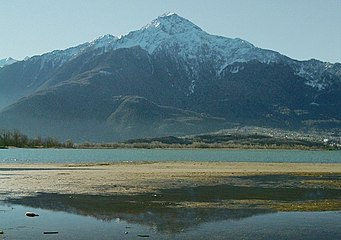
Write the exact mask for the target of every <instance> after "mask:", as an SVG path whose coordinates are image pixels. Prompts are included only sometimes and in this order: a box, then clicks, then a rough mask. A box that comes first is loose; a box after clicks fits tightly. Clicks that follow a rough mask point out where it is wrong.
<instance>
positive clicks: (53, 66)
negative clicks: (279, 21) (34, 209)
mask: <svg viewBox="0 0 341 240" xmlns="http://www.w3.org/2000/svg"><path fill="white" fill-rule="evenodd" d="M0 85H1V86H2V87H1V89H0V109H1V108H2V111H1V112H0V124H1V125H0V126H2V127H3V128H16V129H20V130H22V131H24V132H26V133H28V134H30V135H38V134H39V135H43V136H44V135H53V136H57V137H59V138H62V139H66V138H73V139H75V140H77V141H84V140H96V141H104V140H105V141H110V140H119V139H126V138H134V137H148V136H153V137H155V136H165V135H181V134H187V133H191V134H192V133H201V132H205V131H211V130H217V129H219V128H224V127H228V126H230V125H231V124H232V123H234V125H235V124H240V125H256V126H270V127H280V128H289V129H306V130H309V129H315V128H328V129H333V128H336V129H339V128H340V123H341V111H340V110H339V109H341V108H340V107H341V64H340V63H335V64H331V63H326V62H321V61H318V60H313V59H312V60H308V61H297V60H294V59H291V58H289V57H287V56H284V55H281V54H280V53H277V52H275V51H271V50H265V49H260V48H257V47H255V46H254V45H252V44H251V43H249V42H247V41H245V40H242V39H238V38H236V39H231V38H226V37H221V36H215V35H210V34H208V33H206V32H205V31H203V30H202V29H200V28H199V27H198V26H196V25H195V24H193V23H192V22H190V21H188V20H187V19H184V18H182V17H180V16H178V15H176V14H166V15H162V16H160V17H158V18H156V19H155V20H153V21H152V22H151V23H150V24H148V25H146V26H145V27H143V28H141V29H140V30H137V31H133V32H130V33H128V34H127V35H125V36H120V37H114V36H111V35H105V36H103V37H100V38H98V39H96V40H94V41H92V42H89V43H83V44H81V45H79V46H76V47H72V48H69V49H66V50H57V51H53V52H50V53H46V54H43V55H41V56H34V57H31V58H29V59H26V60H25V61H19V62H16V63H13V64H11V65H8V66H5V67H3V68H0Z"/></svg>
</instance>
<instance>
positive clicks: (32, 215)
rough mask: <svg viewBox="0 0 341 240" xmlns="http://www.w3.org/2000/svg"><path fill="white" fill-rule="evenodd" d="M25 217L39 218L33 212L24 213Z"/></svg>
mask: <svg viewBox="0 0 341 240" xmlns="http://www.w3.org/2000/svg"><path fill="white" fill-rule="evenodd" d="M25 215H26V216H27V217H38V216H39V215H38V214H36V213H33V212H26V213H25Z"/></svg>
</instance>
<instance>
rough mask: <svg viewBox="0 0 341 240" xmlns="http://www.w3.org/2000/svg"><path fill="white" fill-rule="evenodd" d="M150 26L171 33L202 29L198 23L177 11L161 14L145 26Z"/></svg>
mask: <svg viewBox="0 0 341 240" xmlns="http://www.w3.org/2000/svg"><path fill="white" fill-rule="evenodd" d="M148 28H156V29H159V30H161V31H163V32H165V33H167V34H169V35H174V34H181V33H184V32H190V31H202V29H201V28H199V27H198V26H197V25H195V24H193V23H192V22H190V21H189V20H187V19H185V18H183V17H180V16H179V15H177V14H175V13H167V14H163V15H161V16H159V17H158V18H156V19H154V20H153V21H152V22H151V23H150V24H148V25H146V26H145V27H144V29H148Z"/></svg>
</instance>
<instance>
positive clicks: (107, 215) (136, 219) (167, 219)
mask: <svg viewBox="0 0 341 240" xmlns="http://www.w3.org/2000/svg"><path fill="white" fill-rule="evenodd" d="M154 196H155V195H154V194H153V195H151V194H148V195H147V194H142V195H137V196H91V195H60V194H46V193H41V194H39V195H37V196H34V197H25V198H22V199H12V200H8V201H6V202H7V203H11V204H20V205H24V206H27V207H33V208H42V209H47V210H53V211H64V212H68V213H72V214H78V215H83V216H91V217H94V218H97V219H100V220H105V221H111V220H114V219H121V220H124V221H126V222H128V223H132V224H140V225H146V226H149V227H152V228H153V229H154V230H156V231H158V232H164V233H177V232H182V231H185V230H186V229H187V228H191V227H194V226H196V225H199V224H202V223H206V222H214V221H221V220H229V219H230V220H240V219H243V218H247V217H251V216H254V215H259V214H266V213H270V212H272V211H271V210H269V209H226V208H201V207H199V208H196V207H193V208H183V207H177V206H176V205H177V204H176V203H174V202H171V201H167V200H169V199H167V200H166V201H157V200H156V199H154V198H158V196H157V197H154ZM159 197H161V196H160V195H159Z"/></svg>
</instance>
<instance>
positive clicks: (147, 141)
mask: <svg viewBox="0 0 341 240" xmlns="http://www.w3.org/2000/svg"><path fill="white" fill-rule="evenodd" d="M77 147H79V148H148V149H152V148H227V149H302V150H305V149H307V150H310V149H312V150H315V149H316V150H320V149H321V150H339V149H340V147H339V146H338V145H334V146H331V145H328V144H325V143H323V142H320V141H313V140H304V139H289V138H280V137H271V136H268V135H261V134H206V135H195V136H187V137H174V136H168V137H160V138H140V139H132V140H128V141H125V142H121V143H89V142H86V143H83V144H79V145H77Z"/></svg>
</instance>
